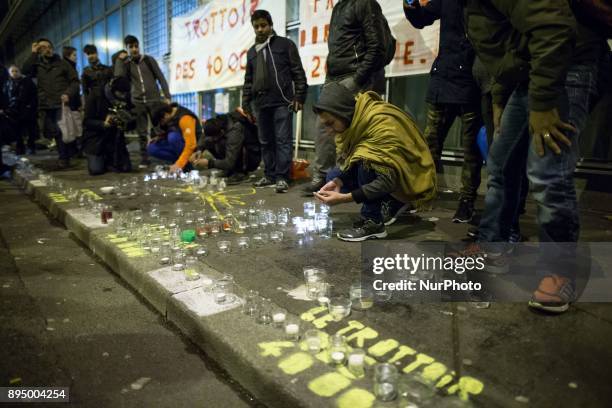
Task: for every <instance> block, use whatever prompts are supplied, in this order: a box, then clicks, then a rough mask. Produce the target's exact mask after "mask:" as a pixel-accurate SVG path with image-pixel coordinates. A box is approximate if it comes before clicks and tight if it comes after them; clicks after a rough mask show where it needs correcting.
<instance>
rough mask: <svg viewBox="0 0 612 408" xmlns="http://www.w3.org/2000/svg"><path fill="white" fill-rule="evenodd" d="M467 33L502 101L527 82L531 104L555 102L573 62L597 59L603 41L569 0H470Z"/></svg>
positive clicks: (544, 106) (535, 107)
mask: <svg viewBox="0 0 612 408" xmlns="http://www.w3.org/2000/svg"><path fill="white" fill-rule="evenodd" d="M466 18H467V27H468V35H469V37H470V40H471V41H472V43H473V44H474V47H475V49H476V52H477V53H478V55H479V57H480V58H481V60H482V62H483V64H484V65H485V66H486V67H487V71H488V72H489V73H490V74H491V75H492V76H493V78H494V85H493V89H492V94H493V101H494V102H495V103H501V104H503V103H504V102H505V100H506V99H507V98H508V96H509V94H510V93H511V91H512V90H513V89H514V88H515V87H516V85H517V84H519V83H526V82H529V106H530V109H533V110H535V111H546V110H550V109H552V108H555V107H557V104H558V98H559V96H560V95H562V93H563V92H564V90H563V89H564V84H565V77H566V74H567V71H568V69H569V67H570V65H578V64H593V63H596V62H597V60H598V59H599V56H600V55H601V53H602V51H603V50H604V47H605V45H606V44H605V41H604V40H603V38H601V37H600V36H599V35H597V34H596V33H595V32H593V31H591V30H590V29H588V28H587V27H585V26H583V25H580V24H577V23H576V19H575V18H574V15H573V13H572V10H571V8H570V5H569V3H568V1H567V0H537V1H536V0H478V1H477V0H467V5H466Z"/></svg>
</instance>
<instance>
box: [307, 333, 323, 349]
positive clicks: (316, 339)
mask: <svg viewBox="0 0 612 408" xmlns="http://www.w3.org/2000/svg"><path fill="white" fill-rule="evenodd" d="M322 337H323V333H322V332H321V331H319V330H315V329H312V330H308V331H306V333H304V341H305V343H306V347H307V348H308V351H309V352H311V353H313V354H316V353H318V352H319V351H321V348H322V346H323V341H322Z"/></svg>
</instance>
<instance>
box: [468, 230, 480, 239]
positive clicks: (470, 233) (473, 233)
mask: <svg viewBox="0 0 612 408" xmlns="http://www.w3.org/2000/svg"><path fill="white" fill-rule="evenodd" d="M467 236H468V237H470V238H476V237H477V236H478V227H470V228H468V230H467Z"/></svg>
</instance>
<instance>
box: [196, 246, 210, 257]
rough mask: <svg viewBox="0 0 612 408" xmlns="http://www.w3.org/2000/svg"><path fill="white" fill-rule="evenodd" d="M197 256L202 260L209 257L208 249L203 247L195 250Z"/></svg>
mask: <svg viewBox="0 0 612 408" xmlns="http://www.w3.org/2000/svg"><path fill="white" fill-rule="evenodd" d="M195 254H196V256H197V257H198V258H199V259H200V260H201V259H203V258H205V257H207V256H208V248H206V247H205V246H204V245H201V246H199V247H198V248H197V249H196V250H195Z"/></svg>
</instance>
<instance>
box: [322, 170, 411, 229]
mask: <svg viewBox="0 0 612 408" xmlns="http://www.w3.org/2000/svg"><path fill="white" fill-rule="evenodd" d="M340 174H342V171H341V170H340V169H339V168H337V167H334V168H333V169H331V170H329V171H328V172H327V174H326V180H327V181H331V180H333V179H335V178H336V177H339V176H340ZM347 175H348V177H347ZM377 177H378V174H377V173H376V172H375V171H374V170H372V169H368V168H366V167H365V166H364V165H363V163H361V162H359V163H358V164H355V165H353V166H352V167H351V168H350V169H349V171H348V173H346V174H345V177H343V180H344V184H343V185H342V188H341V189H340V191H341V192H342V193H350V192H351V191H353V190H356V189H358V188H359V187H361V186H364V185H366V184H368V183H371V182H372V181H374V180H375V179H376V178H377ZM384 202H389V203H391V204H392V205H395V206H398V208H399V207H401V206H402V205H403V204H402V203H400V202H399V201H398V200H396V199H395V198H393V197H392V196H391V194H385V195H383V196H382V197H379V198H376V199H372V200H366V201H364V202H363V204H362V205H361V217H362V218H364V219H370V220H374V221H376V222H378V223H380V222H382V221H383V215H382V211H381V210H382V204H383V203H384Z"/></svg>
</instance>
